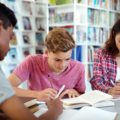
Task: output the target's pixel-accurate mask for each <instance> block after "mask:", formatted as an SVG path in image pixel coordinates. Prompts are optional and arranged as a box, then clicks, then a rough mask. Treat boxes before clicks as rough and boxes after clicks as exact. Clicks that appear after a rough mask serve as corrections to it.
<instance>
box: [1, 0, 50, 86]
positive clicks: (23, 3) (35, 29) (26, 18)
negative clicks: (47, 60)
mask: <svg viewBox="0 0 120 120" xmlns="http://www.w3.org/2000/svg"><path fill="white" fill-rule="evenodd" d="M0 2H2V3H4V4H5V5H6V6H8V7H9V8H10V9H12V10H13V11H14V13H15V15H16V18H17V20H18V22H17V24H16V26H15V28H14V30H13V36H12V38H11V41H10V47H11V50H10V51H9V52H8V54H7V56H6V57H5V59H4V60H3V61H2V62H0V66H1V68H2V70H3V71H4V73H5V75H6V77H8V76H9V75H10V74H11V73H12V72H13V70H14V69H15V68H16V67H17V66H18V65H19V64H20V63H21V62H22V61H23V60H24V58H25V57H26V56H27V55H29V54H31V55H32V54H44V50H45V45H44V39H45V36H46V35H47V33H48V27H47V26H48V13H47V9H48V3H47V2H46V1H42V0H36V1H34V0H0ZM23 88H24V86H23Z"/></svg>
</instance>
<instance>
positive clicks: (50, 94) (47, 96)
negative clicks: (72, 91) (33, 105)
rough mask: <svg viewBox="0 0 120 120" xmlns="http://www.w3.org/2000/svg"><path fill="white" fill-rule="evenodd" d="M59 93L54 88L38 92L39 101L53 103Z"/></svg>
mask: <svg viewBox="0 0 120 120" xmlns="http://www.w3.org/2000/svg"><path fill="white" fill-rule="evenodd" d="M56 95H57V91H56V90H54V89H52V88H47V89H45V90H42V91H37V100H39V101H45V102H46V101H51V100H54V99H55V96H56Z"/></svg>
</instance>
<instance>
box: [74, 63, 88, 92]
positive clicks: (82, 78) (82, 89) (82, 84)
mask: <svg viewBox="0 0 120 120" xmlns="http://www.w3.org/2000/svg"><path fill="white" fill-rule="evenodd" d="M79 69H81V71H80V73H78V74H79V80H78V82H77V84H76V86H75V88H74V89H75V90H76V91H78V92H85V89H86V87H85V68H84V65H82V66H81V65H80V68H78V71H79Z"/></svg>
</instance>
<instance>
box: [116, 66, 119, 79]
mask: <svg viewBox="0 0 120 120" xmlns="http://www.w3.org/2000/svg"><path fill="white" fill-rule="evenodd" d="M118 80H120V68H118V67H117V75H116V81H118Z"/></svg>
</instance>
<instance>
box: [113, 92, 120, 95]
mask: <svg viewBox="0 0 120 120" xmlns="http://www.w3.org/2000/svg"><path fill="white" fill-rule="evenodd" d="M112 94H113V95H120V91H113V92H112Z"/></svg>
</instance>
